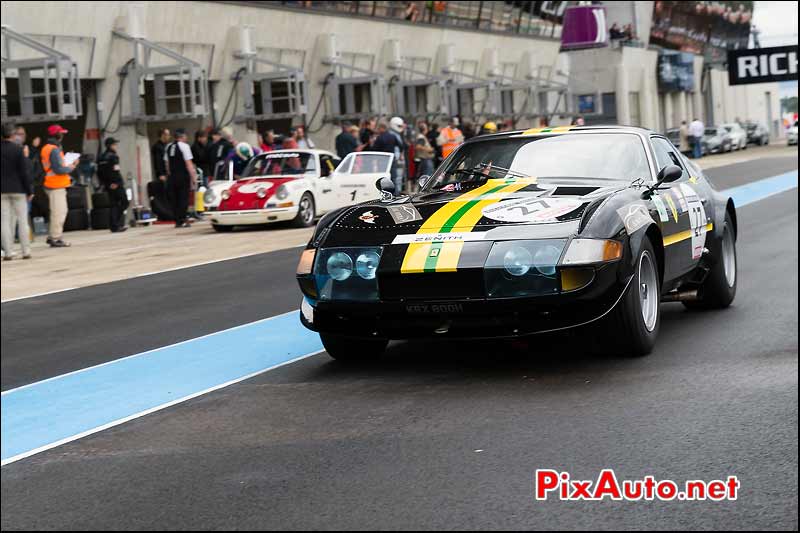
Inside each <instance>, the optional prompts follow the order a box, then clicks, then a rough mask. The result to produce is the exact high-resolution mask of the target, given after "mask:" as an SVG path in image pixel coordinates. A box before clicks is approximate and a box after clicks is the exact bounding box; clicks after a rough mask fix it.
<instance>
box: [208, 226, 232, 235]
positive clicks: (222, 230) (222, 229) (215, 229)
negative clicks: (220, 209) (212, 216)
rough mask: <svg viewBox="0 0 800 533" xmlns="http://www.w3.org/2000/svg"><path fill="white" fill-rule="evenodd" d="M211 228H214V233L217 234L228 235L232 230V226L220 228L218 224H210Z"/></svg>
mask: <svg viewBox="0 0 800 533" xmlns="http://www.w3.org/2000/svg"><path fill="white" fill-rule="evenodd" d="M211 227H212V228H214V231H216V232H217V233H230V232H231V231H233V228H234V226H222V225H220V224H211Z"/></svg>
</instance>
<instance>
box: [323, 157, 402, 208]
mask: <svg viewBox="0 0 800 533" xmlns="http://www.w3.org/2000/svg"><path fill="white" fill-rule="evenodd" d="M345 161H346V163H347V164H346V165H342V167H341V168H340V169H337V172H336V178H335V179H336V182H337V186H338V190H339V193H338V198H339V205H341V206H344V205H352V204H357V203H360V202H366V201H369V200H376V199H378V198H380V191H378V189H377V187H375V182H376V181H377V180H379V179H380V178H383V177H386V176H390V175H391V174H390V169H391V167H392V154H387V153H383V152H355V153H352V154H349V155H348V156H347V159H346V160H345Z"/></svg>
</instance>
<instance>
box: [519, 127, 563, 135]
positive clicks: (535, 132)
mask: <svg viewBox="0 0 800 533" xmlns="http://www.w3.org/2000/svg"><path fill="white" fill-rule="evenodd" d="M574 127H575V126H555V127H552V128H531V129H529V130H525V131H523V132H522V134H523V135H539V134H545V133H567V132H568V131H570V130H571V129H573V128H574Z"/></svg>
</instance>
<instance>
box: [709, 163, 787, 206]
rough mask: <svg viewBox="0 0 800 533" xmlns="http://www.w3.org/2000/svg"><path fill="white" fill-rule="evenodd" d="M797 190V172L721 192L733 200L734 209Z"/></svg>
mask: <svg viewBox="0 0 800 533" xmlns="http://www.w3.org/2000/svg"><path fill="white" fill-rule="evenodd" d="M795 188H797V171H796V170H793V171H791V172H787V173H786V174H781V175H779V176H773V177H771V178H765V179H763V180H758V181H754V182H752V183H747V184H745V185H740V186H739V187H732V188H730V189H725V190H724V191H722V192H723V193H725V194H728V195H730V196H731V198H733V203H734V205H735V206H736V207H743V206H745V205H747V204H752V203H753V202H757V201H759V200H763V199H764V198H768V197H770V196H773V195H775V194H779V193H782V192H784V191H788V190H791V189H795Z"/></svg>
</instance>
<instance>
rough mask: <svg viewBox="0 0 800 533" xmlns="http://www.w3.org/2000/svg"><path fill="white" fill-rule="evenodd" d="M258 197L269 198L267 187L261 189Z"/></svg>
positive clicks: (258, 191) (257, 192)
mask: <svg viewBox="0 0 800 533" xmlns="http://www.w3.org/2000/svg"><path fill="white" fill-rule="evenodd" d="M256 195H257V196H258V197H259V198H266V197H267V189H266V188H265V187H259V188H258V190H257V191H256Z"/></svg>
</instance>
